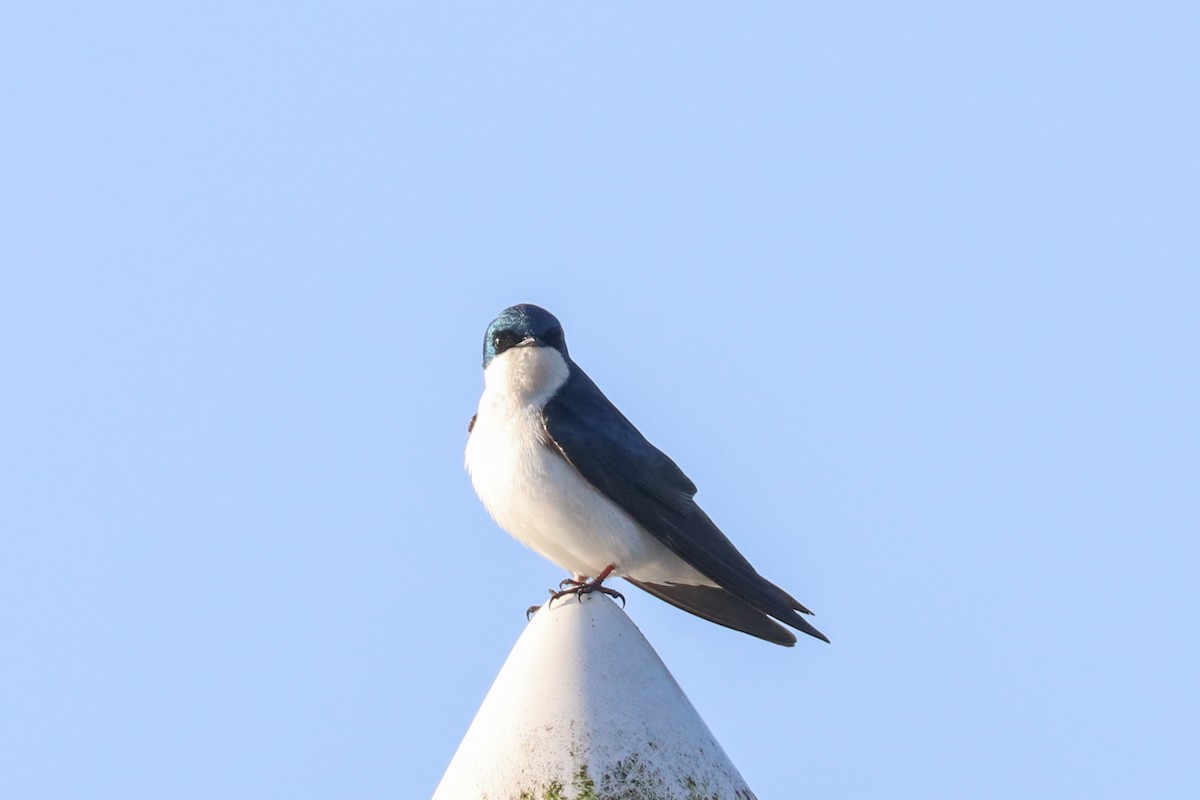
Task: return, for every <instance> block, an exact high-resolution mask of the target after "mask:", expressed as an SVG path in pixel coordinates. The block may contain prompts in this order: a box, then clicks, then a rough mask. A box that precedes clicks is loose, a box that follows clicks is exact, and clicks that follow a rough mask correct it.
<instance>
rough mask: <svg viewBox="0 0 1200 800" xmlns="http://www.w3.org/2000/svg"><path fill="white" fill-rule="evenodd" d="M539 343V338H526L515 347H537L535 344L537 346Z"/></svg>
mask: <svg viewBox="0 0 1200 800" xmlns="http://www.w3.org/2000/svg"><path fill="white" fill-rule="evenodd" d="M537 343H538V340H537V337H535V336H526V337H525V338H524V339H522V340H521V341H519V342H517V343H516V345H515V347H529V346H530V345H535V344H537Z"/></svg>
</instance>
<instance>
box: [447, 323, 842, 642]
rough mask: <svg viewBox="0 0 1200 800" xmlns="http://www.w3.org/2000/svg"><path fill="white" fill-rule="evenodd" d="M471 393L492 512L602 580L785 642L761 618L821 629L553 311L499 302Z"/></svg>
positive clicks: (475, 456) (579, 585)
mask: <svg viewBox="0 0 1200 800" xmlns="http://www.w3.org/2000/svg"><path fill="white" fill-rule="evenodd" d="M483 378H484V390H483V396H482V397H481V398H480V400H479V409H478V411H477V412H476V414H475V416H474V417H472V418H471V423H470V425H469V426H468V430H469V432H470V433H469V439H468V440H467V456H466V466H467V471H468V472H469V473H470V475H471V483H472V484H473V485H474V487H475V492H476V493H477V494H478V495H479V498H480V500H482V501H483V504H484V506H486V507H487V510H488V512H489V513H490V514H491V515H492V518H493V519H495V520H496V523H497V524H498V525H499V526H500V527H501V528H503V529H504V530H505V531H507V532H508V533H510V534H511V535H512V536H513V537H514V538H516V539H517V540H518V541H520V542H521V543H523V544H525V545H526V546H528V547H530V548H532V549H533V550H535V551H536V552H538V553H540V554H541V555H542V556H544V557H546V558H547V559H549V560H550V561H553V562H554V563H555V564H557V565H559V566H560V567H563V568H564V569H566V570H569V571H570V572H571V574H572V575H573V578H570V579H568V580H566V581H564V582H563V583H564V585H570V586H571V587H572V588H570V589H568V590H567V591H574V592H589V591H595V590H600V591H605V592H607V593H609V594H616V593H615V592H612V591H611V590H609V589H607V587H602V586H601V582H602V581H603V580H604V579H605V578H607V577H608V576H609V575H615V576H618V577H622V578H625V579H626V580H628V581H629V582H630V583H632V584H634V585H635V586H638V587H640V588H641V589H644V590H645V591H647V592H649V593H650V594H652V595H654V596H656V597H659V598H661V599H663V600H666V601H667V602H668V603H671V604H672V605H675V606H678V607H679V608H682V609H683V610H684V611H688V612H691V613H692V614H695V615H697V616H699V617H703V618H704V619H707V620H711V621H712V622H716V623H717V624H719V625H725V626H726V627H729V628H733V629H735V630H739V631H744V632H745V633H748V634H750V635H751V636H757V637H759V638H760V639H766V640H767V641H769V642H774V643H776V644H781V645H786V646H789V647H790V646H791V645H793V644H795V642H796V637H795V636H794V635H793V634H792V632H791V631H789V630H788V629H787V628H784V627H783V626H782V625H779V624H778V623H776V622H775V621H773V619H772V618H774V620H779V622H782V623H784V624H786V625H790V626H791V627H793V628H795V629H796V630H799V631H803V632H804V633H807V634H809V635H810V636H815V637H817V638H818V639H823V640H824V641H829V640H828V639H826V638H825V635H824V634H822V633H821V632H820V631H818V630H817V629H816V628H814V627H813V626H812V625H810V624H809V623H808V621H807V620H806V619H804V617H802V616H801V615H800V614H801V613H803V614H810V613H812V612H810V611H809V610H808V609H806V608H805V607H804V606H803V605H801V604H800V603H799V601H797V600H796V598H794V597H792V596H791V595H790V594H788V593H787V592H785V591H784V590H783V589H780V588H779V587H778V586H776V585H775V584H773V583H771V582H770V581H768V580H767V579H766V578H764V577H762V576H761V575H759V574H758V572H756V571H755V569H754V567H752V566H751V565H750V562H749V561H747V560H746V559H745V558H744V557H743V556H742V554H741V553H739V552H738V551H737V548H735V547H734V546H733V544H732V543H731V542H730V541H729V539H727V538H725V535H724V534H723V533H721V531H720V530H719V529H718V528H717V526H716V525H714V524H713V522H712V520H710V519H709V518H708V515H707V514H705V513H704V511H702V510H701V509H700V506H698V505H696V503H695V501H694V500H693V499H692V498H693V495H695V494H696V486H695V484H693V483H692V482H691V481H690V480H689V479H688V477H687V476H686V475H684V474H683V471H682V470H680V469H679V467H677V466H676V465H675V462H674V461H672V460H671V459H670V458H668V457H667V456H666V455H665V454H664V453H662V452H661V451H660V450H658V449H657V448H656V447H654V445H652V444H650V443H649V442H648V441H646V439H645V437H643V436H642V434H641V433H639V432H638V430H637V428H635V427H633V425H632V424H631V423H630V422H629V420H627V419H626V418H625V417H624V415H622V414H621V412H620V411H618V410H617V408H616V406H614V405H613V404H612V403H611V402H609V400H608V398H607V397H605V396H604V395H603V394H602V393H601V391H600V389H598V388H597V387H596V384H594V383H592V380H591V379H590V378H589V377H588V376H587V375H586V374H585V373H584V371H583V370H582V369H580V368H579V366H578V365H576V364H575V362H574V361H572V360H571V357H570V356H569V355H568V354H567V343H566V340H565V338H564V337H563V329H562V325H560V324H559V322H558V320H557V319H556V318H555V317H554V315H553V314H551V313H550V312H549V311H546V310H545V309H543V308H539V307H538V306H534V305H527V304H522V305H515V306H512V307H511V308H507V309H505V310H504V311H503V312H502V313H501V314H500V316H498V317H496V319H494V320H493V321H492V323H491V325H489V326H488V329H487V333H486V335H485V336H484V340H483Z"/></svg>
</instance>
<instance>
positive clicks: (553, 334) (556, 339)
mask: <svg viewBox="0 0 1200 800" xmlns="http://www.w3.org/2000/svg"><path fill="white" fill-rule="evenodd" d="M542 341H543V342H545V343H546V344H547V345H548V346H550V347H553V348H554V349H555V350H561V349H562V343H563V332H562V328H551V329H550V330H548V331H546V332H545V333H544V334H542Z"/></svg>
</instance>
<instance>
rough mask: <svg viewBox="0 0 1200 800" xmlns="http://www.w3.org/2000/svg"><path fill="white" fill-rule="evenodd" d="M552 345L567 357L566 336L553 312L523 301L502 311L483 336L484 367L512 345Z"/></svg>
mask: <svg viewBox="0 0 1200 800" xmlns="http://www.w3.org/2000/svg"><path fill="white" fill-rule="evenodd" d="M531 346H534V347H552V348H554V349H555V350H557V351H558V352H559V353H561V354H562V357H563V358H564V359H565V358H566V357H567V340H566V338H565V337H564V336H563V329H562V325H560V324H559V322H558V320H557V319H556V318H555V316H554V315H553V314H551V313H550V312H549V311H547V310H546V309H544V308H540V307H539V306H535V305H530V304H529V303H521V304H519V305H515V306H510V307H509V308H506V309H504V310H503V311H501V312H500V316H498V317H496V318H495V319H494V320H492V324H491V325H488V329H487V333H486V334H484V337H483V368H484V369H487V368H488V364H491V363H492V360H493V359H495V358H496V356H498V355H500V354H501V353H503V352H504V351H505V350H507V349H509V348H510V347H531Z"/></svg>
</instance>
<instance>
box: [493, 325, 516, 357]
mask: <svg viewBox="0 0 1200 800" xmlns="http://www.w3.org/2000/svg"><path fill="white" fill-rule="evenodd" d="M519 341H521V337H519V336H517V334H516V333H515V332H513V331H496V332H495V333H494V334H492V348H493V349H494V350H495V351H496V355H500V354H501V353H503V352H504V351H505V350H507V349H508V348H510V347H512V346H513V345H514V344H516V343H517V342H519Z"/></svg>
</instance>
